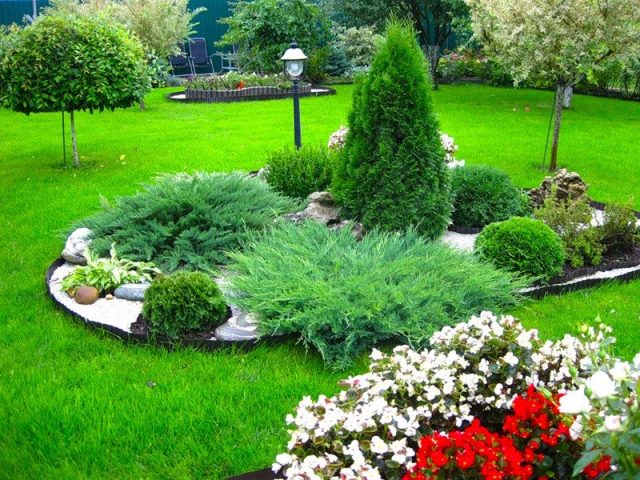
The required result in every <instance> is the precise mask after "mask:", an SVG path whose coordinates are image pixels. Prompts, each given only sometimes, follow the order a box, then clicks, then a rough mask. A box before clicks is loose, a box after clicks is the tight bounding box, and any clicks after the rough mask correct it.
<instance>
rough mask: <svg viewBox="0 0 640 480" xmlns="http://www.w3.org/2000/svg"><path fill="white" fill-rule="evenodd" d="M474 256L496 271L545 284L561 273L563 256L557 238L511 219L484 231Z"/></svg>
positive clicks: (538, 226)
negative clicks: (486, 261) (518, 275)
mask: <svg viewBox="0 0 640 480" xmlns="http://www.w3.org/2000/svg"><path fill="white" fill-rule="evenodd" d="M475 248H476V252H477V253H478V255H479V256H480V258H483V259H485V260H488V261H490V262H491V263H493V264H494V265H495V266H496V267H498V268H503V269H505V270H509V271H511V272H515V273H519V274H521V275H523V276H527V277H531V278H532V279H537V280H545V281H546V280H549V279H550V278H552V277H554V276H556V275H558V274H559V273H560V272H561V271H562V267H563V265H564V262H565V258H566V252H565V249H564V244H563V243H562V239H561V238H560V236H559V235H558V234H557V233H556V232H554V231H553V230H552V229H551V228H549V227H548V226H547V225H545V224H544V223H542V222H540V221H538V220H533V219H531V218H522V217H514V218H512V219H510V220H507V221H504V222H499V223H493V224H491V225H489V226H488V227H487V228H485V229H484V230H483V231H482V233H481V234H480V235H479V236H478V239H477V241H476V247H475Z"/></svg>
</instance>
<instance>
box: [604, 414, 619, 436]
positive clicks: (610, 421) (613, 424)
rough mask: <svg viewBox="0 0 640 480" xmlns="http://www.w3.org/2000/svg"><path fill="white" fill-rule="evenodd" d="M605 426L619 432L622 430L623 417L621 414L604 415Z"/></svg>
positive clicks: (611, 430)
mask: <svg viewBox="0 0 640 480" xmlns="http://www.w3.org/2000/svg"><path fill="white" fill-rule="evenodd" d="M604 428H606V429H607V430H608V431H610V432H619V431H620V430H622V419H621V418H620V415H607V416H606V417H604Z"/></svg>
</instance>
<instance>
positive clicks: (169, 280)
mask: <svg viewBox="0 0 640 480" xmlns="http://www.w3.org/2000/svg"><path fill="white" fill-rule="evenodd" d="M142 314H143V316H144V318H145V320H146V321H147V322H148V323H149V325H150V326H151V331H152V332H153V333H155V334H160V335H166V336H168V337H170V338H177V337H179V336H180V335H182V334H184V333H187V332H191V331H201V330H204V329H206V328H215V327H217V326H218V325H220V324H221V323H222V321H223V320H224V319H225V317H226V315H227V304H226V303H225V301H224V298H223V297H222V292H221V291H220V288H218V286H217V285H216V283H215V282H214V281H213V280H212V279H211V278H210V277H209V276H208V275H206V274H205V273H202V272H177V273H174V274H173V275H169V276H166V277H158V278H157V279H156V280H154V281H153V283H152V284H151V286H150V287H149V288H148V289H147V291H146V292H145V294H144V303H143V305H142Z"/></svg>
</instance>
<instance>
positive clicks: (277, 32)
mask: <svg viewBox="0 0 640 480" xmlns="http://www.w3.org/2000/svg"><path fill="white" fill-rule="evenodd" d="M219 22H220V23H221V24H223V25H228V27H229V29H228V31H227V33H225V34H224V35H223V37H222V39H221V40H220V41H219V42H218V45H220V46H223V47H224V46H237V47H238V49H239V62H240V65H241V67H242V68H243V69H244V70H249V71H255V72H261V73H277V72H282V68H283V67H282V62H280V60H279V59H280V57H281V56H282V54H283V53H284V52H285V50H286V49H287V48H288V47H289V45H290V44H291V42H292V41H293V40H295V41H297V42H298V44H299V45H300V47H301V48H302V49H303V50H304V51H305V52H306V53H307V55H310V54H312V53H313V52H314V51H315V50H316V49H318V48H321V47H324V46H325V45H326V44H327V43H328V40H329V32H330V25H329V19H328V17H327V15H326V14H325V13H324V12H322V10H320V8H318V6H317V5H315V4H313V3H311V2H309V1H307V0H239V1H238V2H237V3H236V4H235V5H234V7H233V13H232V15H231V16H230V17H227V18H223V19H221V20H219Z"/></svg>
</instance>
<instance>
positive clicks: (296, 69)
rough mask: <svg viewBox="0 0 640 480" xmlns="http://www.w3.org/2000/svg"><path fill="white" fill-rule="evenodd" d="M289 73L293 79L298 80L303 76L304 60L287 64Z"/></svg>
mask: <svg viewBox="0 0 640 480" xmlns="http://www.w3.org/2000/svg"><path fill="white" fill-rule="evenodd" d="M285 66H286V68H287V73H288V74H289V75H290V76H292V77H293V78H297V77H299V76H300V75H302V72H303V71H304V62H303V61H302V60H289V61H287V62H286V63H285Z"/></svg>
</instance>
